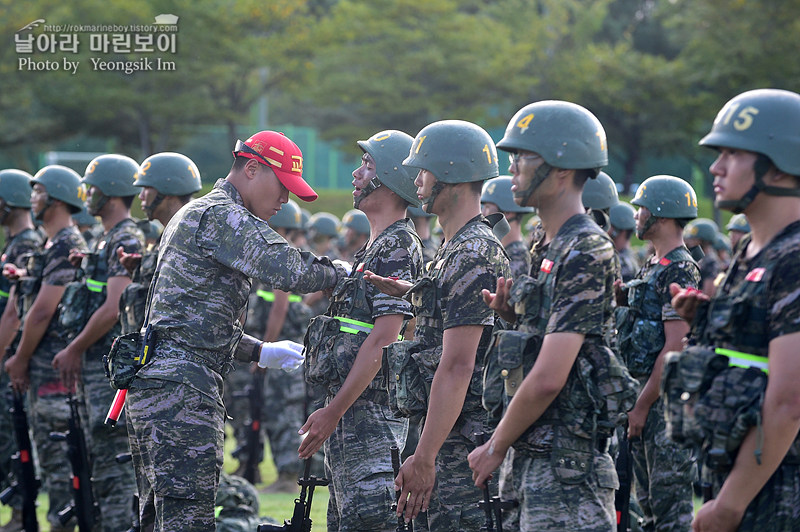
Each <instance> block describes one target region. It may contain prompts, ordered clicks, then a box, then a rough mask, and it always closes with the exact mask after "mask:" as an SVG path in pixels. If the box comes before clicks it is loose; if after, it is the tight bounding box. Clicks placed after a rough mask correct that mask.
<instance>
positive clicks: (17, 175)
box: [0, 169, 33, 209]
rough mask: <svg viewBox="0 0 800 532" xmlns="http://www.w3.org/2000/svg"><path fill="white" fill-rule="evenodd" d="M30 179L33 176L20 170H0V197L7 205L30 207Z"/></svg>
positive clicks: (22, 207) (21, 207)
mask: <svg viewBox="0 0 800 532" xmlns="http://www.w3.org/2000/svg"><path fill="white" fill-rule="evenodd" d="M31 179H33V176H31V174H29V173H28V172H23V171H22V170H15V169H9V170H3V171H0V198H2V199H3V201H5V202H6V205H7V206H9V207H16V208H20V209H30V208H31Z"/></svg>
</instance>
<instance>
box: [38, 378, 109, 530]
mask: <svg viewBox="0 0 800 532" xmlns="http://www.w3.org/2000/svg"><path fill="white" fill-rule="evenodd" d="M67 404H69V424H68V427H67V428H68V430H67V432H66V433H63V432H51V433H50V439H51V440H53V441H66V442H67V458H69V463H70V465H71V466H72V500H73V502H72V503H70V504H67V505H66V506H64V508H62V509H61V510H60V511H59V512H58V522H59V523H61V525H62V526H66V524H67V523H68V522H69V520H70V519H72V517H73V516H74V517H75V518H76V519H77V520H78V530H79V531H80V532H89V531H91V530H92V527H94V525H95V522H96V521H97V518H98V514H99V508H98V506H97V503H96V502H95V500H94V494H93V493H92V479H91V473H92V471H91V466H90V463H89V450H88V447H87V446H86V439H85V438H84V435H83V429H82V428H81V419H80V417H79V415H78V399H75V398H73V397H72V395H71V394H70V395H69V397H67Z"/></svg>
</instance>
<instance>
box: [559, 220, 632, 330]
mask: <svg viewBox="0 0 800 532" xmlns="http://www.w3.org/2000/svg"><path fill="white" fill-rule="evenodd" d="M617 278H619V259H618V258H617V254H616V252H615V251H614V246H613V245H612V244H611V242H609V241H608V239H607V238H603V237H602V236H601V235H598V234H589V235H586V236H585V237H583V238H581V239H579V240H578V241H577V244H576V245H575V247H574V248H573V249H572V250H571V252H570V253H569V254H568V255H567V257H566V258H565V262H564V263H563V264H562V265H561V268H560V270H559V277H558V279H557V281H556V286H555V290H554V294H553V299H552V303H551V305H552V306H551V308H552V312H551V314H550V319H549V321H548V322H547V329H546V331H545V334H550V333H556V332H570V333H578V334H584V335H590V334H591V335H602V334H603V326H604V324H605V322H606V320H607V319H608V316H609V314H610V308H611V298H612V295H613V282H614V279H617Z"/></svg>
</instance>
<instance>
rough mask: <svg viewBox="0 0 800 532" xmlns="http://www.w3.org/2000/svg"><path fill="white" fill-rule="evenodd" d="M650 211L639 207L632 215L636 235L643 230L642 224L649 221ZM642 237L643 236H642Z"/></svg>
mask: <svg viewBox="0 0 800 532" xmlns="http://www.w3.org/2000/svg"><path fill="white" fill-rule="evenodd" d="M650 216H651V214H650V209H648V208H647V207H639V210H637V211H636V213H635V214H634V215H633V219H634V220H636V234H637V235H640V234H642V229H644V224H645V223H647V220H649V219H650ZM642 236H644V235H642Z"/></svg>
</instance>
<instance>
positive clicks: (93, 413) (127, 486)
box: [78, 352, 136, 532]
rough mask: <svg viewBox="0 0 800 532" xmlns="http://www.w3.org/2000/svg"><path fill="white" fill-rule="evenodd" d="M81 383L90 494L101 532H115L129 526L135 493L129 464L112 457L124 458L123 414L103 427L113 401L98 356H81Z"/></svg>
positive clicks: (112, 390)
mask: <svg viewBox="0 0 800 532" xmlns="http://www.w3.org/2000/svg"><path fill="white" fill-rule="evenodd" d="M82 368H83V369H82V375H81V383H80V385H79V387H78V397H79V398H80V399H81V408H80V411H81V413H82V415H81V418H82V419H81V423H82V424H83V430H84V432H85V437H86V443H87V445H88V447H89V452H90V453H91V455H92V456H91V462H92V490H93V491H94V495H95V500H96V501H97V503H98V505H99V507H100V519H101V522H102V530H103V531H104V532H119V531H120V530H127V529H128V528H130V526H131V501H132V500H133V495H134V494H135V490H136V480H135V478H134V473H133V467H132V466H131V463H130V462H125V463H119V462H118V461H117V460H116V457H117V456H118V455H120V454H128V453H129V452H130V448H129V447H128V431H127V429H126V426H125V419H124V417H125V411H124V410H123V413H122V416H121V417H120V419H119V422H118V423H117V425H116V426H113V427H112V426H110V425H106V424H105V419H106V414H108V408H109V406H110V405H111V403H112V401H113V400H114V394H115V393H116V390H114V389H113V388H112V387H111V385H110V384H109V382H108V378H107V377H106V375H105V371H104V369H103V364H102V355H98V354H97V353H96V352H95V353H93V354H91V355H90V356H87V354H84V356H83V366H82Z"/></svg>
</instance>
